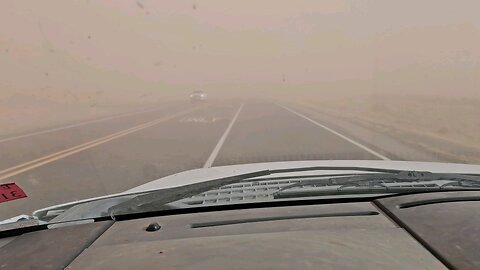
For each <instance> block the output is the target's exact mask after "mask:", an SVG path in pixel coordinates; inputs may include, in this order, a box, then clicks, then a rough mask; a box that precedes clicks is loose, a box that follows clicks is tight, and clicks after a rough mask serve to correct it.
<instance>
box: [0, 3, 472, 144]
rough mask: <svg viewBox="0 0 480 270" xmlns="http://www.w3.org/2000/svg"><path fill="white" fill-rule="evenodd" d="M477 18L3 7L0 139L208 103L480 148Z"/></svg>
mask: <svg viewBox="0 0 480 270" xmlns="http://www.w3.org/2000/svg"><path fill="white" fill-rule="evenodd" d="M479 10H480V2H478V1H477V0H462V1H438V0H424V1H410V0H407V1H384V0H367V1H353V0H343V1H341V0H339V1H334V0H327V1H316V0H308V1H307V0H302V1H300V0H298V1H288V2H287V1H277V0H269V1H223V0H211V1H200V0H198V1H191V0H190V1H183V0H177V1H157V0H155V1H154V0H139V1H126V0H124V1H90V0H78V1H64V0H43V1H23V0H4V1H2V5H1V9H0V74H1V77H0V106H1V109H0V110H1V111H0V113H1V116H0V124H1V126H2V134H9V133H15V132H17V131H21V130H29V129H33V128H34V127H36V128H38V127H41V126H48V125H53V124H55V123H57V124H58V123H63V122H69V121H77V120H81V119H82V118H86V117H87V118H88V117H90V118H92V117H95V116H97V115H101V114H102V115H103V114H111V113H115V112H117V111H121V110H134V109H136V108H139V107H143V106H150V105H153V104H156V103H161V102H165V101H168V100H170V99H181V98H185V97H186V95H187V94H188V93H189V92H190V91H192V90H195V89H204V90H206V91H207V92H209V93H210V94H211V96H212V97H214V98H218V97H225V96H250V97H251V96H259V97H274V98H285V99H286V100H288V101H295V102H297V101H298V102H308V103H309V104H310V105H311V106H313V107H316V108H317V109H328V110H329V112H330V113H334V114H335V113H337V114H339V115H342V116H344V117H347V118H348V117H350V118H353V117H352V115H356V116H363V118H362V119H364V120H365V119H369V121H377V122H382V123H384V124H385V123H386V124H387V125H388V124H389V123H390V124H392V121H393V120H395V121H396V122H398V123H396V124H395V125H397V126H402V125H404V124H403V123H404V122H407V123H408V125H411V126H415V125H416V126H417V127H418V126H419V127H420V128H419V130H422V129H425V130H427V131H428V132H430V133H432V134H435V135H439V131H443V132H440V133H441V134H440V136H443V137H445V138H449V139H451V140H454V141H455V142H461V141H463V142H465V141H466V140H467V139H466V138H465V137H468V138H469V139H468V140H467V141H468V142H469V143H472V144H474V145H480V142H479V136H478V135H477V134H478V131H479V129H480V127H479V126H480V123H479V120H478V119H479V118H478V115H480V111H479V110H478V109H476V108H478V107H480V101H479V99H480V94H479V93H480V90H479V89H478V88H479V85H480V76H479V75H480V16H478V11H479ZM419 96H421V98H419ZM393 101H395V102H393ZM438 104H440V105H438ZM439 106H440V107H439ZM399 108H403V110H400V109H399ZM55 109H56V111H55ZM59 111H61V113H60V114H61V116H59V113H58V112H59ZM412 111H413V112H415V113H414V114H413V116H412ZM430 115H431V117H433V118H435V121H432V119H433V118H429V117H430ZM437 118H439V119H437ZM392 119H393V120H392ZM357 120H358V119H357ZM417 121H418V122H417ZM432 123H436V124H432ZM408 125H407V124H405V125H404V126H408ZM432 125H433V126H432ZM456 125H457V126H458V127H457V126H456ZM458 129H461V131H457V130H458ZM465 130H467V132H465ZM428 132H427V133H428ZM461 133H467V134H466V135H465V136H463V137H462V136H460V135H461ZM467 135H468V136H467Z"/></svg>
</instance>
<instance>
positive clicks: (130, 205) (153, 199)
mask: <svg viewBox="0 0 480 270" xmlns="http://www.w3.org/2000/svg"><path fill="white" fill-rule="evenodd" d="M327 170H333V171H364V172H377V173H398V172H402V171H401V170H394V169H379V168H369V167H345V166H312V167H299V168H288V169H272V170H262V171H256V172H252V173H247V174H242V175H236V176H232V177H227V178H222V179H216V180H211V181H207V182H201V183H197V184H191V185H185V186H181V187H175V188H168V189H162V190H158V191H153V192H151V193H148V194H143V195H139V196H136V197H134V198H132V199H130V200H128V201H126V202H123V203H120V204H118V205H115V206H113V207H110V208H109V209H108V213H109V215H110V217H111V218H112V219H115V216H118V215H123V214H132V213H138V212H151V211H160V210H164V209H169V206H168V205H167V204H168V203H171V202H175V201H178V200H181V199H184V198H187V197H191V196H194V195H197V194H200V193H202V192H205V191H209V190H212V189H215V188H219V187H222V186H226V185H229V184H234V183H237V182H242V181H246V180H249V179H251V178H255V177H260V176H267V175H272V174H278V173H293V172H304V171H327ZM251 180H252V181H260V179H256V180H254V179H251Z"/></svg>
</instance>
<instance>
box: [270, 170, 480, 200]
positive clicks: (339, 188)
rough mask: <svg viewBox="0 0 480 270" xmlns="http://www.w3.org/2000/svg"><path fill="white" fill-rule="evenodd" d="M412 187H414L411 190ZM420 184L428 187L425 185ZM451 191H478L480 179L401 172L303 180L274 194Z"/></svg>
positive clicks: (316, 194) (297, 195)
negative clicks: (455, 189) (300, 188)
mask: <svg viewBox="0 0 480 270" xmlns="http://www.w3.org/2000/svg"><path fill="white" fill-rule="evenodd" d="M441 181H443V183H442V184H440V185H438V184H437V183H440V182H441ZM429 182H432V184H428V183H429ZM433 182H435V183H433ZM399 183H402V184H403V185H400V186H395V184H399ZM409 183H410V184H412V185H410V186H409V185H408V184H409ZM421 183H426V184H425V185H422V184H421ZM406 184H407V185H406ZM414 184H419V185H414ZM392 185H393V186H392ZM305 186H309V187H311V188H309V189H303V190H301V191H299V190H297V191H290V192H288V194H286V193H287V191H288V190H291V189H293V188H296V187H305ZM451 187H453V188H462V189H471V188H474V189H478V188H480V176H476V175H463V174H447V173H431V172H422V171H400V172H398V173H374V174H363V175H355V176H348V177H329V178H323V179H317V180H304V181H300V182H297V183H295V184H291V185H288V186H286V187H283V188H282V189H280V190H279V191H277V192H275V193H274V194H273V197H274V198H285V197H301V196H319V195H341V194H358V193H362V194H365V193H382V194H387V193H401V192H411V191H416V192H421V191H438V190H439V189H446V188H451ZM319 188H320V189H319ZM321 188H327V189H321ZM328 188H330V189H328Z"/></svg>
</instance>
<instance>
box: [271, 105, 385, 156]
mask: <svg viewBox="0 0 480 270" xmlns="http://www.w3.org/2000/svg"><path fill="white" fill-rule="evenodd" d="M277 105H278V106H280V107H282V108H284V109H285V110H287V111H289V112H291V113H293V114H295V115H297V116H299V117H301V118H303V119H305V120H307V121H309V122H311V123H312V124H314V125H316V126H319V127H321V128H323V129H325V130H327V131H329V132H330V133H333V134H335V135H337V136H338V137H340V138H342V139H344V140H346V141H348V142H350V143H352V144H354V145H356V146H358V147H360V148H361V149H363V150H365V151H367V152H369V153H370V154H372V155H374V156H376V157H378V158H380V159H383V160H391V159H389V158H388V157H386V156H384V155H382V154H380V153H378V152H376V151H374V150H372V149H370V148H368V147H366V146H365V145H363V144H361V143H359V142H357V141H355V140H352V139H350V138H348V137H347V136H345V135H343V134H341V133H338V132H337V131H335V130H333V129H331V128H329V127H327V126H325V125H322V124H320V123H318V122H317V121H315V120H313V119H311V118H309V117H307V116H305V115H303V114H301V113H299V112H296V111H294V110H292V109H290V108H287V107H285V106H282V105H279V104H277Z"/></svg>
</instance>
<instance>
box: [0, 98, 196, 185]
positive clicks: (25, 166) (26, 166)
mask: <svg viewBox="0 0 480 270" xmlns="http://www.w3.org/2000/svg"><path fill="white" fill-rule="evenodd" d="M200 108H201V107H196V108H194V109H189V110H186V111H182V112H179V113H176V114H173V115H169V116H166V117H163V118H159V119H155V120H153V121H150V122H147V123H143V124H141V125H138V126H135V127H132V128H129V129H126V130H122V131H119V132H116V133H113V134H110V135H107V136H104V137H101V138H98V139H95V140H92V141H89V142H86V143H83V144H80V145H77V146H74V147H70V148H68V149H65V150H62V151H58V152H56V153H53V154H50V155H47V156H44V157H41V158H37V159H35V160H31V161H28V162H25V163H22V164H20V165H17V166H14V167H10V168H8V169H5V170H2V171H0V180H4V179H6V178H9V177H11V176H15V175H17V174H20V173H23V172H26V171H29V170H32V169H34V168H37V167H40V166H43V165H45V164H48V163H50V162H53V161H56V160H59V159H62V158H65V157H68V156H70V155H73V154H75V153H78V152H81V151H84V150H86V149H89V148H92V147H95V146H98V145H101V144H104V143H106V142H109V141H112V140H115V139H118V138H120V137H123V136H126V135H128V134H131V133H134V132H137V131H140V130H142V129H146V128H148V127H152V126H154V125H157V124H159V123H161V122H165V121H168V120H171V119H173V118H176V117H179V116H182V115H185V114H188V113H191V112H193V111H196V110H198V109H200Z"/></svg>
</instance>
